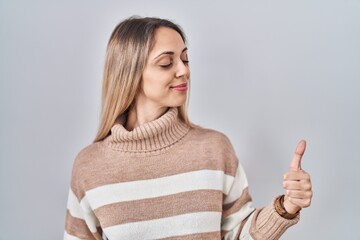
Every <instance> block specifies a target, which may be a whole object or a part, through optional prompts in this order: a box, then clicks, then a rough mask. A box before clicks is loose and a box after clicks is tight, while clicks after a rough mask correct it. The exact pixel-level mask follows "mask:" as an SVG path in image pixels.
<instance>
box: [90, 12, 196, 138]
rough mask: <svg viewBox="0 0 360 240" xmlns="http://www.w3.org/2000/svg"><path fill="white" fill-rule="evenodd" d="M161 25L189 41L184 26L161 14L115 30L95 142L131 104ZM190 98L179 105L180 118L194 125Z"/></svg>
mask: <svg viewBox="0 0 360 240" xmlns="http://www.w3.org/2000/svg"><path fill="white" fill-rule="evenodd" d="M159 27H168V28H172V29H174V30H175V31H177V32H178V33H179V34H180V36H181V38H182V39H183V41H184V43H185V42H186V39H185V35H184V33H183V31H182V30H181V28H180V26H178V25H176V24H174V23H173V22H171V21H169V20H166V19H160V18H138V17H131V18H128V19H126V20H124V21H122V22H120V23H119V24H118V25H117V26H116V28H115V29H114V31H113V32H112V34H111V37H110V40H109V42H108V45H107V49H106V57H105V67H104V76H103V86H102V102H101V116H100V124H99V129H98V132H97V135H96V137H95V140H94V142H98V141H101V140H103V139H104V138H106V137H107V136H108V135H110V130H111V128H112V127H113V125H114V123H115V121H116V119H117V118H118V117H119V116H121V115H123V114H126V112H127V111H128V110H129V109H130V108H131V106H132V104H133V101H134V99H135V96H136V94H137V92H138V89H139V88H140V81H141V77H142V74H143V71H144V68H145V64H146V61H147V58H148V54H149V52H150V50H151V48H152V46H153V44H154V34H155V30H156V29H157V28H159ZM188 96H189V94H188ZM188 100H189V99H188V98H187V100H186V102H185V103H184V104H183V105H182V106H179V107H178V110H179V118H180V120H182V121H183V122H184V123H186V124H188V125H189V126H192V124H191V123H190V121H189V119H188V115H187V105H188Z"/></svg>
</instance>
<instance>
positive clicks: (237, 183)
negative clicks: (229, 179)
mask: <svg viewBox="0 0 360 240" xmlns="http://www.w3.org/2000/svg"><path fill="white" fill-rule="evenodd" d="M247 186H248V181H247V178H246V174H245V171H244V169H243V168H242V166H241V165H240V163H239V165H238V169H237V171H236V175H235V179H234V183H233V186H232V187H231V189H230V192H228V194H227V196H226V199H225V201H224V204H227V203H232V202H233V201H235V200H237V199H238V198H240V196H241V194H242V192H243V190H244V189H245V188H246V187H247Z"/></svg>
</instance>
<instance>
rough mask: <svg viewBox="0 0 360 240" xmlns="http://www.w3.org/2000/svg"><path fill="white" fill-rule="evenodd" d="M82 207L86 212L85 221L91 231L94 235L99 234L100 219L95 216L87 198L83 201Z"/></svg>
mask: <svg viewBox="0 0 360 240" xmlns="http://www.w3.org/2000/svg"><path fill="white" fill-rule="evenodd" d="M80 206H81V208H82V209H83V212H84V220H85V222H86V225H87V226H88V228H89V230H90V231H91V232H92V233H95V232H97V227H99V226H100V222H99V220H98V218H97V217H96V216H95V214H94V211H93V210H92V209H91V207H90V205H89V202H88V200H87V198H86V196H85V197H84V198H83V199H82V200H81V202H80Z"/></svg>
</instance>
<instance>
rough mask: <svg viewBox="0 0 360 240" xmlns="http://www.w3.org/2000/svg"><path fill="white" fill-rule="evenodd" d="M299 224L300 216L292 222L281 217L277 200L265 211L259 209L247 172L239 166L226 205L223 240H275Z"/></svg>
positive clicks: (225, 201) (223, 219)
mask: <svg viewBox="0 0 360 240" xmlns="http://www.w3.org/2000/svg"><path fill="white" fill-rule="evenodd" d="M298 221H299V216H297V217H296V218H294V219H291V220H288V219H285V218H283V217H281V216H280V215H279V214H278V213H277V212H276V210H275V208H274V201H272V203H271V204H269V205H268V206H266V207H264V208H262V209H255V208H254V207H253V205H252V200H251V197H250V194H249V190H248V182H247V179H246V175H245V172H244V170H243V168H242V166H241V164H240V163H239V164H238V166H237V170H236V175H235V177H234V180H233V183H232V186H231V188H230V191H229V193H228V194H227V195H226V197H225V199H224V202H223V218H222V225H221V229H222V239H225V240H234V239H244V240H245V239H246V240H251V239H254V240H257V239H267V240H275V239H279V237H280V236H281V235H282V234H283V233H284V232H285V230H286V229H287V228H289V227H290V226H292V225H294V224H296V223H297V222H298Z"/></svg>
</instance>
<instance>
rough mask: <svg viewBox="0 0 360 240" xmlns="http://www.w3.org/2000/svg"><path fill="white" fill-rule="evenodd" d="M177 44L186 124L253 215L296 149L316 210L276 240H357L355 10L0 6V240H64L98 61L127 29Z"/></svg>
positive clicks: (228, 5)
mask: <svg viewBox="0 0 360 240" xmlns="http://www.w3.org/2000/svg"><path fill="white" fill-rule="evenodd" d="M135 14H136V15H140V16H157V17H162V18H168V19H171V20H174V21H175V22H176V23H178V24H180V25H181V26H182V27H183V28H184V30H185V33H186V35H187V36H188V41H189V43H188V47H189V55H190V66H191V71H192V77H191V80H192V86H191V97H190V98H191V100H190V108H189V112H190V119H191V120H192V121H193V122H195V123H197V124H200V125H202V126H204V127H209V128H213V129H217V130H219V131H222V132H224V133H225V134H226V135H227V136H228V137H229V138H230V139H231V141H232V143H233V145H234V147H235V149H236V152H237V155H238V157H239V159H240V161H241V163H242V164H243V166H244V168H245V170H246V172H247V175H248V179H249V182H250V192H251V194H252V196H253V199H254V204H255V206H257V207H261V206H264V205H266V204H268V203H269V202H270V201H271V200H272V198H273V197H275V196H276V195H278V194H282V193H283V190H282V187H281V183H282V174H283V173H284V172H286V171H287V169H288V167H289V163H290V160H291V158H292V155H293V151H294V149H295V146H296V144H297V142H298V140H300V139H302V138H304V139H307V140H308V149H307V152H306V155H305V156H304V159H303V168H304V169H305V170H306V171H308V172H309V173H311V175H312V181H313V188H314V198H313V203H312V206H311V207H310V208H308V209H304V210H303V211H302V216H301V221H300V223H299V224H298V225H296V226H294V227H292V228H291V229H289V230H288V231H287V232H286V233H285V234H284V236H283V237H282V239H294V240H300V239H360V233H359V229H358V228H359V227H360V220H359V216H358V215H359V214H360V207H359V203H360V193H359V189H360V188H359V186H358V185H359V183H360V174H359V170H360V158H359V149H360V146H359V145H360V125H359V122H360V84H359V81H360V1H359V0H327V1H325V0H321V1H320V0H319V1H317V0H315V1H314V0H312V1H310V0H302V1H285V0H275V1H253V0H252V1H250V0H247V1H225V0H223V1H211V2H210V1H199V0H198V1H171V2H170V1H145V0H144V1H85V0H77V1H69V0H67V1H41V0H33V1H25V0H23V1H19V0H8V1H5V0H0V84H1V85H0V107H1V108H0V112H1V118H0V119H1V120H0V121H1V122H0V123H1V124H0V147H1V149H0V159H1V161H0V194H1V195H0V229H1V234H0V239H21V240H22V239H37V240H38V239H46V240H48V239H61V238H62V236H63V230H64V222H65V213H66V200H67V194H68V187H69V183H70V173H71V168H72V163H73V160H74V158H75V156H76V154H77V153H78V152H79V151H80V149H82V148H83V147H85V146H86V145H88V144H90V143H91V141H92V140H93V138H94V136H95V133H96V130H97V125H98V118H99V111H100V91H101V81H102V71H103V64H104V54H105V48H106V44H107V41H108V38H109V37H110V34H111V32H112V30H113V29H114V27H115V26H116V25H117V24H118V22H120V21H121V20H123V19H124V18H127V17H130V16H132V15H135Z"/></svg>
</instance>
